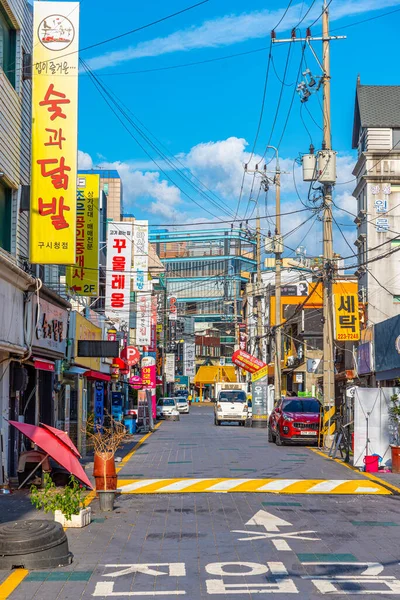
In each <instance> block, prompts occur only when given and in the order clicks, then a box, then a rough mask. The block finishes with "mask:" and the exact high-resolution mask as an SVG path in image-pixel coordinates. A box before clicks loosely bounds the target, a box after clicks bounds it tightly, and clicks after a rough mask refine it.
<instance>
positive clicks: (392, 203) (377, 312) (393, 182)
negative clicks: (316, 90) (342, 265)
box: [353, 129, 400, 325]
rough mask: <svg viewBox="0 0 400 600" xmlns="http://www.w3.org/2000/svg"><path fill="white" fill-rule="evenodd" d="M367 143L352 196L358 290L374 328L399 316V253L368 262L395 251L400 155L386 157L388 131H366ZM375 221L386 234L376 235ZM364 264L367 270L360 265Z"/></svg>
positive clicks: (398, 229) (399, 222)
mask: <svg viewBox="0 0 400 600" xmlns="http://www.w3.org/2000/svg"><path fill="white" fill-rule="evenodd" d="M367 139H368V146H367V148H368V149H367V152H364V153H363V154H361V155H360V158H359V160H358V163H357V165H356V167H355V170H354V174H355V175H356V176H357V180H358V181H357V187H356V189H355V190H354V192H353V195H354V196H355V197H356V198H357V201H358V202H357V204H358V215H359V219H358V223H357V225H358V236H359V237H358V245H359V256H358V263H359V265H360V267H359V273H360V278H359V289H360V293H361V297H364V299H365V300H367V302H368V325H373V324H375V323H379V322H381V321H384V320H385V319H388V318H390V317H393V316H395V315H398V314H400V302H396V299H395V298H394V296H399V297H400V251H398V252H397V251H396V252H394V253H393V254H391V255H390V256H386V257H385V258H383V259H381V260H376V261H375V262H369V261H371V260H373V259H376V258H379V257H381V256H382V255H384V254H387V253H388V252H390V251H392V250H396V246H395V242H392V241H391V240H392V239H393V238H395V237H397V236H398V232H400V151H397V152H396V151H392V152H390V155H389V154H388V145H389V150H390V148H391V147H392V134H391V130H388V129H382V130H377V129H373V130H368V131H367ZM385 184H390V193H389V194H385V193H384V188H383V186H384V185H385ZM377 186H379V191H378V192H377ZM374 188H375V189H374ZM373 192H375V193H373ZM376 192H377V193H376ZM376 200H386V201H387V213H378V212H377V209H376V206H375V202H376ZM363 211H364V212H363ZM378 218H386V219H387V220H388V227H389V231H386V232H383V233H382V232H378V231H377V225H376V220H377V219H378ZM362 236H365V238H364V241H363V239H362ZM399 241H400V239H399ZM397 248H399V246H397ZM362 249H364V252H363V253H362V252H361V250H362ZM365 261H368V264H367V265H366V267H365V266H363V264H362V263H363V262H365ZM354 262H357V261H356V260H355V261H354Z"/></svg>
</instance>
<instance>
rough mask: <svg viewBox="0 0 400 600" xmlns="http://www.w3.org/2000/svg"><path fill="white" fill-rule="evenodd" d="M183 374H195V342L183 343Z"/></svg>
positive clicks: (190, 375)
mask: <svg viewBox="0 0 400 600" xmlns="http://www.w3.org/2000/svg"><path fill="white" fill-rule="evenodd" d="M183 374H184V375H187V376H188V377H194V376H195V375H196V344H192V343H190V344H188V343H187V342H185V343H184V345H183Z"/></svg>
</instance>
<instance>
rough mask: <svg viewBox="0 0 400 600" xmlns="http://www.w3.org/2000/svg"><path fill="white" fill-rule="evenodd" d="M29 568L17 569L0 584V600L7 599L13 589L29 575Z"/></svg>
mask: <svg viewBox="0 0 400 600" xmlns="http://www.w3.org/2000/svg"><path fill="white" fill-rule="evenodd" d="M28 573H29V571H28V569H15V571H13V572H12V573H11V575H9V576H8V577H7V579H6V580H5V581H3V583H2V584H0V600H6V598H8V597H9V596H10V594H12V593H13V591H14V590H15V589H16V588H17V587H18V586H19V584H20V583H21V582H22V581H23V580H24V579H25V577H26V576H27V575H28Z"/></svg>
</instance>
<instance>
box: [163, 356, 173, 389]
mask: <svg viewBox="0 0 400 600" xmlns="http://www.w3.org/2000/svg"><path fill="white" fill-rule="evenodd" d="M165 379H166V381H167V383H173V382H174V381H175V354H166V355H165Z"/></svg>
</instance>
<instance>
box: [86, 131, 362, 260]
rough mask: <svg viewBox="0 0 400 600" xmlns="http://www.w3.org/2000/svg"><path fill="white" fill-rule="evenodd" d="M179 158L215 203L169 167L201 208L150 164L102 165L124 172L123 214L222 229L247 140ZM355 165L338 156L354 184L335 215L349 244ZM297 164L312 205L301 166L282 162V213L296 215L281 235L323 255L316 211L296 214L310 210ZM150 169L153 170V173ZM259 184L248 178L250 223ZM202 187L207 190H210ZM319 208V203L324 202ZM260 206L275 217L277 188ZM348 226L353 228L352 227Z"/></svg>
mask: <svg viewBox="0 0 400 600" xmlns="http://www.w3.org/2000/svg"><path fill="white" fill-rule="evenodd" d="M272 156H273V155H272V151H270V154H268V155H267V157H266V158H267V159H268V160H269V159H270V158H272ZM178 158H179V161H180V162H181V163H182V164H183V165H184V166H185V167H186V175H187V176H188V177H189V178H191V179H192V181H193V183H194V184H195V185H197V186H198V187H200V188H201V189H202V190H203V191H204V193H205V194H206V195H207V196H209V197H210V198H212V199H213V200H214V204H213V203H211V201H210V200H208V199H207V198H206V197H205V196H202V195H201V194H200V193H199V192H196V190H195V189H193V188H192V187H190V186H189V185H188V184H185V183H184V182H183V180H182V179H181V178H180V177H179V176H178V174H177V173H176V172H174V171H172V170H171V169H170V167H169V169H170V170H169V171H168V174H170V175H171V178H172V179H173V180H174V181H177V182H178V181H179V185H181V186H182V190H185V191H186V192H187V193H188V194H189V195H190V196H192V197H193V198H194V199H195V200H196V202H197V203H198V204H199V205H200V206H198V205H196V204H194V203H192V202H191V201H190V200H189V199H188V198H187V197H186V196H185V195H184V194H183V193H182V192H181V190H180V189H179V188H178V187H176V186H175V185H173V184H172V183H171V182H170V181H169V180H168V179H167V178H166V177H165V176H164V175H163V174H162V173H160V172H159V171H157V169H156V167H155V165H152V164H151V163H150V164H149V163H147V161H129V162H111V163H110V162H103V163H101V164H100V165H99V166H100V167H103V168H110V169H117V170H118V171H119V173H120V175H121V178H122V181H123V186H124V210H125V212H127V213H134V214H135V213H137V212H138V209H139V210H140V212H141V213H142V212H145V213H146V212H147V213H148V216H149V217H150V221H152V220H153V219H152V218H151V215H158V217H159V219H155V220H156V221H157V220H158V221H159V220H161V221H163V220H165V221H167V222H170V223H174V222H176V223H187V224H188V226H190V227H191V228H192V227H194V228H196V227H201V225H200V223H203V222H204V221H206V222H207V221H208V222H214V223H215V224H216V225H217V224H218V221H219V220H223V221H227V220H229V219H232V215H234V214H236V211H237V204H238V197H239V190H240V188H241V185H242V181H243V172H244V171H243V168H244V165H245V164H246V163H248V162H249V160H250V158H251V153H250V151H249V148H248V144H247V142H246V140H245V139H243V138H237V137H234V136H232V137H230V138H227V139H226V140H218V141H213V142H205V143H200V144H197V145H196V146H193V147H192V148H191V149H190V151H189V152H188V153H187V154H184V153H182V154H180V155H179V156H178ZM80 160H81V161H85V162H87V163H88V164H90V156H89V155H87V154H85V153H83V152H80ZM355 162H356V158H355V157H354V156H352V155H340V156H338V157H337V171H338V182H347V181H349V182H350V183H347V184H346V185H343V186H337V187H336V188H335V190H336V191H335V195H334V202H335V204H336V205H337V206H338V207H339V208H335V209H334V215H335V218H336V220H337V221H338V222H340V223H341V224H345V225H346V226H345V227H342V230H343V232H344V234H345V236H346V239H348V241H349V243H350V244H352V243H353V241H354V235H355V233H354V232H355V227H354V226H353V217H352V216H349V215H347V214H346V213H344V212H343V211H342V210H340V208H345V209H346V210H349V211H350V212H352V213H355V212H356V204H355V199H354V198H353V197H352V196H351V192H352V190H353V189H354V187H355V184H354V181H353V179H354V178H353V175H352V174H351V172H352V169H353V167H354V164H355ZM257 163H259V164H260V167H261V166H262V165H263V164H264V161H262V159H261V157H260V156H258V155H255V156H253V157H252V160H251V163H250V165H249V169H250V167H251V168H252V169H254V167H255V165H256V164H257ZM293 164H295V167H294V172H295V180H296V185H297V190H298V193H299V196H300V198H301V200H303V202H304V203H305V204H306V205H307V206H310V205H312V204H311V203H310V202H309V201H308V200H307V199H308V193H309V187H310V186H309V183H307V182H303V180H302V168H301V166H300V165H298V164H297V163H294V159H293V158H289V157H282V158H280V168H281V172H282V176H281V212H282V213H292V214H284V215H283V216H282V219H281V227H282V233H283V234H288V233H289V232H292V230H295V231H294V232H292V233H290V235H289V236H288V237H287V238H286V243H287V246H288V247H289V248H296V247H297V246H298V245H299V244H300V243H302V244H303V245H305V246H306V248H307V251H308V255H320V254H321V253H322V233H321V222H320V221H319V220H318V219H314V217H313V214H312V213H311V212H306V211H304V212H297V211H300V210H301V209H304V208H305V207H304V206H303V204H302V203H301V200H300V199H299V197H298V196H297V193H296V190H295V184H294V181H293V172H292V169H293ZM151 167H153V168H152V169H151ZM165 168H166V169H167V168H168V166H167V165H166V166H165ZM274 170H275V159H273V160H271V162H270V163H269V165H268V171H271V173H270V177H271V178H272V177H273V171H274ZM181 171H182V168H181ZM285 172H286V173H285ZM259 182H260V178H259V177H258V176H257V177H256V178H255V180H254V184H253V174H251V173H249V174H247V175H246V177H245V179H244V185H243V193H242V198H241V203H240V208H239V212H238V218H239V219H243V220H245V219H246V218H250V217H255V215H256V213H255V202H251V201H250V202H249V197H250V191H251V188H252V186H253V192H252V197H253V198H254V199H255V198H256V197H257V195H258V190H259ZM202 184H204V185H205V186H207V188H208V189H206V188H205V187H204V185H202ZM211 190H212V191H211ZM212 192H214V193H215V195H213V193H212ZM266 204H267V207H266ZM318 204H320V201H319V202H318ZM259 208H260V214H261V216H262V217H264V216H265V210H266V208H267V210H268V213H269V214H270V215H274V214H275V186H274V185H273V183H272V182H271V185H270V190H269V192H268V200H267V203H266V202H265V193H264V191H262V192H261V193H260V196H259ZM207 211H209V212H207ZM210 213H211V214H210ZM245 215H246V216H245ZM274 221H275V220H274V218H273V217H272V218H270V219H266V218H263V219H262V227H263V231H264V233H266V232H267V231H268V229H270V230H271V232H272V233H273V231H274ZM313 222H314V224H313ZM347 225H351V227H349V226H347ZM249 226H250V227H251V229H253V230H254V228H255V222H254V220H251V221H250V222H249ZM311 226H312V227H311ZM334 230H335V244H334V249H335V251H336V252H339V253H341V254H342V255H343V256H348V255H349V254H350V250H349V248H348V247H347V245H346V243H345V242H344V240H343V238H342V236H341V234H340V232H339V231H338V230H337V229H336V228H335V226H334Z"/></svg>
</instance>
